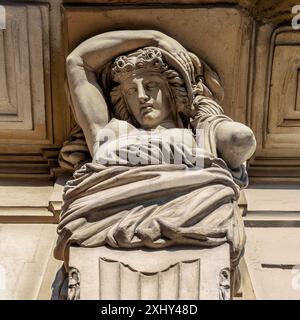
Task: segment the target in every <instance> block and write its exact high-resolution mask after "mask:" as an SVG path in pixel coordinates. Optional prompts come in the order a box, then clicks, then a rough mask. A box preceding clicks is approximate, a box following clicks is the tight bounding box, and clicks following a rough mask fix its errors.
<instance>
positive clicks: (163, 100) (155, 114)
mask: <svg viewBox="0 0 300 320" xmlns="http://www.w3.org/2000/svg"><path fill="white" fill-rule="evenodd" d="M121 90H122V95H123V97H124V98H125V100H126V104H127V107H128V109H129V112H130V113H131V114H132V115H133V117H134V118H135V119H136V121H137V122H138V123H139V124H140V126H141V127H142V128H143V129H153V128H155V127H157V126H158V125H159V124H161V123H162V122H163V121H164V120H168V119H172V115H171V108H170V93H169V88H168V84H167V81H166V80H165V79H164V78H163V77H162V76H161V75H160V74H158V73H149V72H145V73H140V74H138V75H134V76H132V77H130V78H127V79H126V81H122V83H121Z"/></svg>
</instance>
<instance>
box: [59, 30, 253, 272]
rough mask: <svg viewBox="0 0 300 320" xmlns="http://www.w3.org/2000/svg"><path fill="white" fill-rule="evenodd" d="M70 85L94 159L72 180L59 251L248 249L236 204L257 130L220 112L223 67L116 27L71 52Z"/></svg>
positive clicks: (234, 260)
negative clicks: (225, 246) (218, 70)
mask: <svg viewBox="0 0 300 320" xmlns="http://www.w3.org/2000/svg"><path fill="white" fill-rule="evenodd" d="M67 75H68V86H69V92H70V98H71V104H72V107H73V112H74V115H75V118H76V121H77V123H78V124H79V126H80V127H81V128H82V130H83V133H84V136H85V139H86V142H87V145H88V148H89V151H90V154H91V156H92V162H89V163H85V164H83V165H82V166H80V167H79V168H78V169H77V170H76V171H75V173H74V175H73V178H72V179H71V180H69V181H68V183H67V185H66V186H65V192H64V204H63V208H62V213H61V219H60V223H59V226H58V234H59V237H58V241H57V246H56V248H55V253H54V254H55V257H56V258H58V259H61V260H64V261H65V265H66V266H67V265H68V259H69V256H68V254H69V248H70V246H74V245H75V246H80V247H86V248H91V247H100V246H104V245H106V246H107V247H111V248H119V249H132V248H150V249H163V248H169V247H176V246H180V245H189V246H193V247H194V248H195V250H197V248H212V247H216V246H219V245H221V244H224V243H229V244H230V248H231V252H230V259H231V267H232V270H234V269H235V268H236V266H237V265H238V261H239V259H240V257H241V255H242V252H243V247H244V241H245V238H244V229H243V222H242V220H241V217H240V215H239V212H238V208H237V200H238V198H239V191H240V188H243V187H245V186H246V185H247V182H248V179H247V173H246V170H245V165H244V163H245V161H246V160H247V159H248V158H249V157H250V156H251V155H252V154H253V152H254V150H255V145H256V143H255V138H254V135H253V133H252V131H251V130H250V129H249V128H248V127H246V126H245V125H243V124H241V123H237V122H234V121H233V120H231V119H230V118H229V117H227V116H225V115H224V114H223V110H222V108H221V107H220V105H219V103H220V102H221V101H222V98H223V90H222V87H221V85H220V81H219V78H218V76H217V74H216V73H215V72H214V71H213V70H212V69H211V68H210V67H209V66H208V65H207V64H206V63H205V62H204V61H202V60H201V59H200V58H198V57H197V56H196V55H195V54H193V53H191V52H189V51H187V50H186V49H185V48H184V47H183V46H181V45H180V44H179V43H178V42H177V41H176V40H174V39H172V38H170V37H168V36H167V35H165V34H163V33H161V32H158V31H151V30H134V31H133V30H131V31H128V30H126V31H114V32H108V33H104V34H100V35H98V36H95V37H93V38H90V39H88V40H87V41H85V42H83V43H82V44H80V45H79V46H78V47H77V48H76V49H75V50H74V51H72V52H71V54H70V55H69V56H68V58H67Z"/></svg>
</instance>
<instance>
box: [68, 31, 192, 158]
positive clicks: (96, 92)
mask: <svg viewBox="0 0 300 320" xmlns="http://www.w3.org/2000/svg"><path fill="white" fill-rule="evenodd" d="M145 46H156V47H160V48H162V49H165V50H167V51H168V52H170V53H171V54H172V55H173V56H174V57H175V58H176V59H177V60H178V61H180V62H181V63H182V64H184V65H185V66H186V69H187V70H188V72H189V74H190V77H191V78H192V77H193V74H194V72H193V70H194V69H193V68H194V66H193V63H192V61H191V59H190V56H189V55H188V53H187V51H186V50H185V48H184V47H182V46H181V45H180V44H179V43H178V42H177V41H176V40H174V39H172V38H170V37H168V36H166V35H165V34H163V33H161V32H159V31H153V30H123V31H113V32H107V33H103V34H100V35H97V36H95V37H93V38H90V39H88V40H86V41H84V42H83V43H82V44H80V45H79V46H78V47H77V48H76V49H75V50H73V51H72V52H71V53H70V54H69V56H68V57H67V64H66V68H67V76H68V85H69V89H70V95H71V104H72V108H73V113H74V115H75V118H76V121H77V123H78V124H79V126H80V127H81V128H82V130H83V132H84V135H85V138H86V141H87V145H88V148H89V150H90V153H91V155H92V156H93V155H94V154H95V150H96V149H95V148H96V144H95V143H96V141H97V134H98V133H99V131H100V129H102V128H103V127H104V126H105V125H106V124H107V123H108V121H109V111H108V108H107V104H106V101H105V97H104V94H103V92H102V89H101V88H100V86H99V84H98V82H97V72H98V71H99V70H100V69H101V68H102V67H103V66H104V65H105V64H106V63H108V62H109V61H110V60H111V59H112V57H114V56H118V55H120V54H122V53H124V52H130V51H132V50H135V49H138V48H141V47H145Z"/></svg>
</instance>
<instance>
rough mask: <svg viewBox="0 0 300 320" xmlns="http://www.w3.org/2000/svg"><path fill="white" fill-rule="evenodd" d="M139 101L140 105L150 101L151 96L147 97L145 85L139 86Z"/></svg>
mask: <svg viewBox="0 0 300 320" xmlns="http://www.w3.org/2000/svg"><path fill="white" fill-rule="evenodd" d="M138 99H139V101H140V103H145V102H146V101H148V100H149V96H148V95H147V93H146V91H145V89H144V87H143V85H139V86H138Z"/></svg>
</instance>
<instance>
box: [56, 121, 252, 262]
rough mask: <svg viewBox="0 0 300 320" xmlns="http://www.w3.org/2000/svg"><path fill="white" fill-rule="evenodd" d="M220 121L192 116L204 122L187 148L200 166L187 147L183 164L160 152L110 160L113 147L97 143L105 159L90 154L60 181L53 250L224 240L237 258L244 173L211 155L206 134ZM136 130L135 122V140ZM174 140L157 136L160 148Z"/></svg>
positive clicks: (64, 251)
mask: <svg viewBox="0 0 300 320" xmlns="http://www.w3.org/2000/svg"><path fill="white" fill-rule="evenodd" d="M222 121H228V118H227V117H225V116H222V115H211V116H209V117H207V118H206V119H205V122H198V123H197V124H196V125H197V127H198V128H201V129H203V130H204V138H205V141H204V146H205V148H204V149H205V150H200V149H199V148H190V149H189V153H190V154H193V156H194V157H195V158H196V159H198V160H199V162H198V163H203V164H204V168H201V167H197V165H194V166H193V165H192V164H191V162H190V158H189V157H187V156H186V157H185V155H187V152H183V153H182V164H168V163H166V162H164V158H163V157H161V156H160V157H158V159H159V161H160V162H159V163H158V164H156V165H152V164H150V165H139V166H130V165H126V162H125V165H115V164H112V163H109V161H110V159H115V157H116V155H118V154H119V155H120V153H118V152H117V151H118V150H113V149H111V148H108V149H105V144H104V145H103V147H102V151H103V152H100V153H99V154H105V160H106V161H107V165H102V164H99V163H98V164H97V155H96V158H95V159H94V163H87V164H84V165H83V166H82V167H81V168H80V169H78V170H77V171H76V172H75V173H74V176H73V179H71V180H70V181H69V182H68V183H67V185H66V187H65V192H64V205H63V208H62V214H61V220H60V223H59V227H58V234H59V237H58V241H57V246H56V248H55V257H56V258H58V259H61V260H64V261H67V260H68V257H67V253H68V246H69V245H71V244H73V245H80V246H82V247H97V246H101V245H109V246H111V247H118V248H136V247H148V248H165V247H170V246H174V245H182V244H185V245H193V246H198V247H213V246H217V245H220V244H223V243H225V242H229V243H230V244H231V248H232V252H231V253H232V257H231V259H232V265H233V266H234V265H236V264H237V263H238V260H239V257H240V256H241V253H242V251H243V246H244V240H245V239H244V230H243V222H242V221H241V218H240V216H239V212H238V208H237V200H238V197H239V189H240V188H239V186H243V185H245V184H246V183H247V175H246V172H245V169H244V167H241V168H240V169H239V170H237V171H236V172H234V173H233V172H232V171H231V170H229V169H228V167H227V166H226V164H225V162H224V161H223V160H221V159H219V158H218V157H217V155H216V148H215V145H214V144H213V143H214V139H213V134H214V132H215V130H216V127H217V125H218V124H220V123H221V122H222ZM128 125H129V124H128ZM129 126H130V125H129ZM138 135H139V130H138V129H136V138H137V141H138V138H139V136H138ZM133 137H134V133H133ZM134 141H135V140H134V139H133V140H130V143H128V145H124V143H123V144H122V148H123V149H124V148H125V149H126V148H127V149H128V150H129V151H130V150H131V149H132V147H133V148H134V147H136V146H135V145H134ZM174 144H175V145H172V143H170V142H168V144H165V143H164V140H163V139H162V144H161V145H160V148H169V149H170V150H175V149H176V147H178V146H179V145H178V144H177V145H176V142H174ZM139 146H140V145H139ZM147 147H148V148H150V149H151V148H152V147H153V145H152V144H151V141H150V143H149V145H147V143H145V145H144V146H143V148H146V149H147ZM155 147H156V148H157V145H156V146H155ZM181 147H182V146H181ZM185 148H188V147H187V146H186V147H185ZM100 149H101V147H100ZM119 151H120V150H119ZM150 151H151V150H150ZM185 151H187V149H185ZM156 154H157V153H155V152H145V153H144V155H145V156H147V155H148V156H149V157H151V156H153V155H156ZM162 154H163V153H162ZM110 157H111V158H110ZM98 162H99V159H98ZM238 185H239V186H238Z"/></svg>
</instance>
